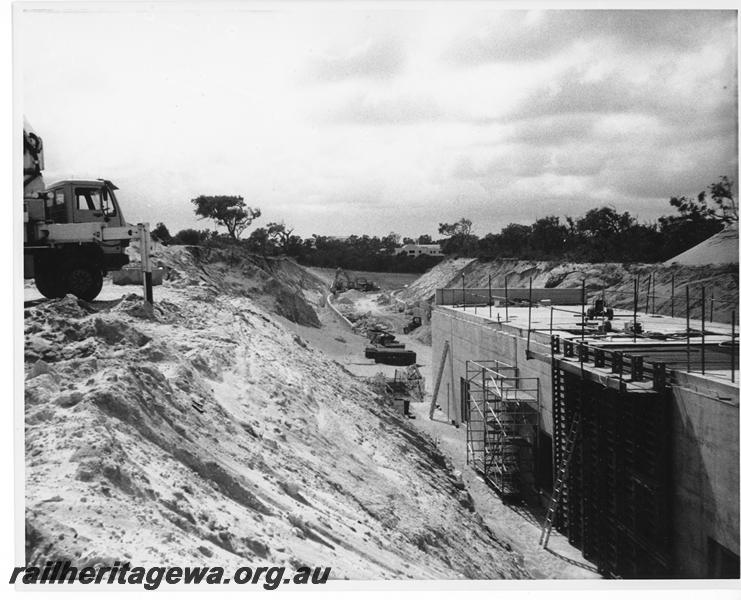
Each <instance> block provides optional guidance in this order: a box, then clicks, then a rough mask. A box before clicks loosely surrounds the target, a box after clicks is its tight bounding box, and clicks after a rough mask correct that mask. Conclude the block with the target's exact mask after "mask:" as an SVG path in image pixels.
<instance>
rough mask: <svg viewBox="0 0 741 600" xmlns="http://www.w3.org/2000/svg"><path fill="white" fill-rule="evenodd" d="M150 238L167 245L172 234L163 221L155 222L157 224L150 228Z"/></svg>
mask: <svg viewBox="0 0 741 600" xmlns="http://www.w3.org/2000/svg"><path fill="white" fill-rule="evenodd" d="M152 239H153V240H155V241H158V242H162V243H163V244H164V245H165V246H167V244H169V243H170V242H171V241H172V236H171V235H170V232H169V230H168V229H167V226H166V225H165V224H164V223H157V226H156V227H155V228H154V229H152Z"/></svg>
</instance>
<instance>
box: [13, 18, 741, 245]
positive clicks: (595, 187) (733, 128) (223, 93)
mask: <svg viewBox="0 0 741 600" xmlns="http://www.w3.org/2000/svg"><path fill="white" fill-rule="evenodd" d="M63 8H64V7H63V6H58V7H56V8H55V9H54V10H53V11H49V10H44V11H34V10H31V9H30V8H28V7H27V8H26V9H25V10H24V11H23V12H22V13H21V14H20V18H18V19H16V21H15V25H16V35H17V42H18V45H17V46H16V50H17V51H18V54H17V57H18V59H19V61H18V63H17V65H18V67H19V68H20V69H21V83H22V93H21V98H22V109H21V110H22V112H23V113H24V114H25V116H26V118H27V119H28V121H29V122H30V123H31V125H32V126H33V127H34V129H35V130H36V132H37V133H38V134H39V135H40V136H41V137H42V138H43V139H44V143H45V149H46V150H45V156H46V174H45V177H46V180H47V183H50V182H51V181H54V180H56V179H60V178H64V177H71V176H74V177H105V178H109V179H111V180H113V181H114V182H115V183H116V184H117V185H118V186H119V187H120V188H121V189H120V191H119V192H118V194H119V199H120V200H121V201H122V202H123V203H124V206H123V211H124V215H125V216H126V218H127V219H128V220H129V221H130V222H137V221H144V220H146V221H150V222H152V223H156V222H158V221H163V222H165V223H166V224H167V225H168V227H169V228H170V230H171V231H172V232H173V233H174V232H175V231H177V230H179V229H181V228H184V227H193V226H195V227H198V228H202V227H206V226H208V224H207V223H206V222H202V221H198V220H196V219H195V217H194V216H193V212H192V205H191V204H190V202H189V200H190V199H191V198H193V197H195V196H197V195H199V194H206V195H209V194H234V195H241V196H243V197H244V198H245V200H246V201H247V203H248V204H249V205H251V206H259V207H260V208H261V209H262V212H263V217H262V218H261V219H260V220H259V221H256V223H255V226H257V225H259V224H262V225H265V224H266V223H268V222H269V221H285V222H286V223H287V224H289V225H292V226H294V227H295V228H296V233H298V234H300V235H302V236H309V235H311V234H313V233H317V234H324V235H348V234H351V233H356V234H361V233H369V234H378V235H384V234H386V233H388V232H389V231H392V230H393V231H396V232H399V233H401V234H403V235H405V236H411V237H416V236H417V235H419V234H422V233H431V234H433V235H436V234H437V226H438V223H439V222H440V221H454V220H457V219H458V218H460V217H462V216H466V217H468V218H470V219H472V220H473V222H474V232H475V233H477V234H479V235H483V234H485V233H487V232H489V231H495V232H496V231H498V230H499V229H500V228H501V227H502V226H504V225H506V224H507V223H510V222H521V223H527V224H529V223H531V222H532V221H533V220H534V219H536V218H538V217H540V216H545V215H549V214H555V215H559V216H564V215H574V216H577V215H580V214H583V213H584V212H585V211H586V210H588V209H589V208H593V207H598V206H603V205H611V206H614V207H615V208H617V209H618V210H620V211H623V210H628V211H630V212H632V213H634V214H636V215H637V216H639V218H640V219H641V220H646V221H648V220H653V219H656V217H658V216H659V215H661V214H665V213H667V212H670V211H671V208H670V207H669V204H668V199H669V197H670V196H672V195H681V194H686V195H696V194H697V193H698V192H699V191H701V190H702V189H703V188H704V187H706V186H707V185H709V184H710V183H712V182H714V181H716V180H717V179H718V177H719V176H720V175H728V176H730V177H732V178H734V179H735V178H736V173H737V171H738V139H737V114H738V106H737V103H738V81H737V31H736V27H737V22H736V19H737V15H736V12H735V11H673V12H666V11H661V12H657V11H607V12H606V11H497V10H493V9H490V10H482V9H481V7H480V6H479V8H477V9H474V8H472V7H471V6H468V7H460V6H459V7H456V9H455V10H454V11H453V10H450V9H448V10H440V9H431V8H425V7H424V6H422V5H419V8H414V9H411V10H395V9H392V8H393V5H389V7H388V8H386V9H384V10H360V9H358V8H357V7H356V8H354V9H352V10H350V9H347V8H343V7H341V6H340V5H337V6H335V7H332V8H324V9H321V10H319V9H317V8H316V7H315V8H314V9H313V10H311V11H309V10H298V9H296V8H295V7H293V8H292V7H288V6H285V7H276V9H274V10H248V7H246V6H244V5H242V6H241V7H240V6H234V5H232V6H231V8H225V7H223V6H222V7H221V8H218V9H215V8H212V7H209V6H207V5H202V7H201V8H198V7H197V6H196V7H194V5H188V7H183V5H173V6H169V7H165V6H162V5H158V6H156V7H155V8H152V7H151V6H150V7H148V6H147V5H144V6H130V7H129V8H126V6H123V7H122V6H121V5H118V6H117V7H116V8H114V9H111V8H108V9H106V10H105V11H102V10H101V8H100V7H93V8H92V9H91V10H89V11H84V10H79V7H78V9H77V10H74V11H72V10H67V11H65V10H63Z"/></svg>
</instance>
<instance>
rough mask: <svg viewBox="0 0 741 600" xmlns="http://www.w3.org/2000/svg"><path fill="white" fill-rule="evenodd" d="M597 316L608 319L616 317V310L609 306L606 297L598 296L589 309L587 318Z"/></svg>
mask: <svg viewBox="0 0 741 600" xmlns="http://www.w3.org/2000/svg"><path fill="white" fill-rule="evenodd" d="M595 317H606V318H607V320H608V321H612V319H613V318H615V311H614V310H613V309H612V308H607V306H606V305H605V299H604V298H596V299H595V301H594V303H593V304H592V306H590V307H589V308H588V309H587V319H594V318H595Z"/></svg>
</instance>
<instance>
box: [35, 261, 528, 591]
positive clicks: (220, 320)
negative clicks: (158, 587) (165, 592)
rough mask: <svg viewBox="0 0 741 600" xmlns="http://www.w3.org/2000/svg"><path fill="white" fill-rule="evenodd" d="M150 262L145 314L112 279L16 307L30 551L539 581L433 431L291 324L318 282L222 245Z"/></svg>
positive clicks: (307, 319)
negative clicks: (161, 275)
mask: <svg viewBox="0 0 741 600" xmlns="http://www.w3.org/2000/svg"><path fill="white" fill-rule="evenodd" d="M156 258H157V259H158V260H159V262H160V264H161V265H162V266H164V267H165V268H166V269H167V275H166V281H165V283H164V285H163V286H160V287H157V288H156V289H155V294H156V303H155V306H154V308H153V309H147V308H146V306H145V305H144V303H143V302H142V300H141V296H140V292H139V293H138V295H135V294H133V293H125V294H124V295H123V296H122V297H120V296H121V293H120V292H119V289H110V288H109V287H108V286H110V283H106V288H105V289H104V294H102V295H101V298H110V297H114V298H115V297H118V299H109V300H100V301H96V302H93V303H85V302H83V301H78V300H77V299H75V298H73V297H72V296H67V297H66V298H63V299H60V300H53V301H47V302H42V303H39V304H37V305H33V306H29V307H28V308H26V310H25V314H24V323H25V361H26V367H25V370H26V391H25V426H26V431H25V444H26V473H25V476H26V511H27V514H26V560H27V561H28V562H32V563H39V564H40V563H42V562H43V561H45V560H57V559H60V560H71V561H72V562H73V564H75V565H78V566H92V565H96V564H112V563H113V562H114V561H116V560H119V561H129V562H131V563H132V564H136V565H141V566H148V565H183V564H194V565H197V564H205V565H219V566H223V567H225V568H232V567H236V566H239V565H244V564H263V563H264V564H275V565H285V566H287V567H296V566H299V565H302V564H305V565H317V566H318V565H324V566H331V567H332V574H331V577H332V578H349V579H390V578H393V579H403V578H415V579H421V578H435V579H454V578H469V579H490V578H507V579H511V578H523V577H529V576H530V574H529V573H528V572H527V571H526V570H525V569H524V568H523V567H521V566H520V564H521V560H520V559H519V557H518V555H517V553H516V552H514V551H513V550H512V549H511V548H510V547H509V546H508V545H507V544H506V543H504V542H502V541H500V540H499V539H497V537H496V536H495V535H494V534H493V533H492V531H491V530H490V529H489V528H488V527H487V526H486V525H485V524H484V522H483V521H482V519H481V517H480V516H479V515H478V514H477V513H476V512H473V511H472V503H471V499H470V496H469V494H468V493H467V492H466V490H465V489H461V488H462V487H463V486H462V483H461V482H460V480H458V479H457V478H456V476H455V475H454V473H453V471H452V468H451V466H450V464H449V463H448V462H447V461H446V459H445V458H444V457H443V455H442V454H440V452H439V451H438V450H437V448H436V447H435V445H434V444H433V443H432V440H431V439H430V438H428V437H426V436H424V435H423V434H420V433H418V432H417V431H416V430H415V429H413V428H412V427H411V426H410V425H409V423H408V421H406V420H404V419H403V418H402V417H401V415H400V414H399V413H397V412H394V411H393V410H392V409H391V408H390V407H388V406H385V405H383V404H382V403H380V402H379V399H378V397H376V396H375V395H374V394H373V393H372V392H371V390H370V388H369V387H368V386H367V385H366V383H364V382H363V381H362V380H361V379H359V378H357V377H355V376H353V375H352V374H350V372H349V371H347V370H346V369H345V368H344V367H343V366H342V365H340V364H339V363H337V362H336V361H334V360H332V359H330V358H328V357H327V356H326V355H324V354H323V353H322V352H321V351H319V350H317V348H315V347H314V346H312V345H311V344H310V343H309V342H307V341H305V340H304V339H302V338H301V337H300V336H299V335H297V334H296V333H295V331H291V330H290V328H288V327H286V326H285V325H284V324H283V323H285V322H286V319H287V320H288V322H294V323H298V324H300V325H301V326H302V327H310V328H311V329H312V330H313V329H315V327H316V326H318V325H319V319H318V317H317V313H316V311H315V309H314V308H315V307H319V305H320V303H321V301H322V298H323V295H324V294H325V293H326V292H325V290H326V288H325V287H324V286H323V284H322V283H321V282H320V281H319V280H317V279H315V278H312V277H311V276H310V275H309V274H308V273H307V272H306V271H304V270H303V269H300V268H299V267H297V266H295V265H294V264H293V263H290V262H288V261H270V262H267V261H260V260H258V259H249V260H244V257H241V256H238V255H236V254H234V253H230V252H224V251H210V252H204V251H203V250H200V251H194V250H191V249H187V248H184V247H178V248H174V249H163V250H162V251H161V253H160V254H159V256H157V257H156ZM120 289H124V288H120ZM302 290H303V291H302ZM124 291H126V289H124ZM128 292H136V289H135V288H131V289H129V290H128ZM106 294H108V295H106ZM275 315H278V317H276V316H275Z"/></svg>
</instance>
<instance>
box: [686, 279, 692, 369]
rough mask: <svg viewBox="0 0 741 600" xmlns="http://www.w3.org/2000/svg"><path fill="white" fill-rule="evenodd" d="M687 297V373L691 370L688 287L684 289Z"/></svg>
mask: <svg viewBox="0 0 741 600" xmlns="http://www.w3.org/2000/svg"><path fill="white" fill-rule="evenodd" d="M684 290H685V292H686V297H687V372H688V373H689V372H690V371H691V369H692V364H691V362H690V286H689V284H688V285H687V287H685V288H684Z"/></svg>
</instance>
